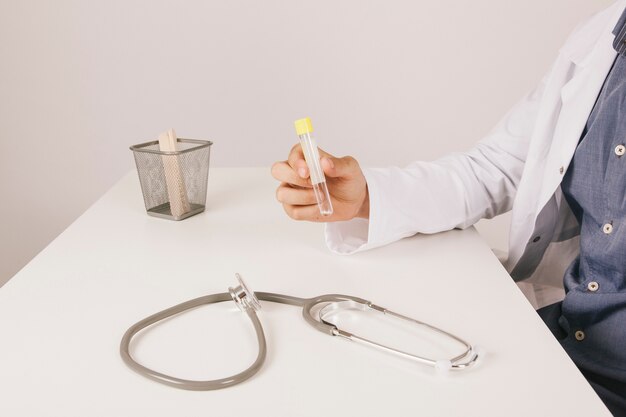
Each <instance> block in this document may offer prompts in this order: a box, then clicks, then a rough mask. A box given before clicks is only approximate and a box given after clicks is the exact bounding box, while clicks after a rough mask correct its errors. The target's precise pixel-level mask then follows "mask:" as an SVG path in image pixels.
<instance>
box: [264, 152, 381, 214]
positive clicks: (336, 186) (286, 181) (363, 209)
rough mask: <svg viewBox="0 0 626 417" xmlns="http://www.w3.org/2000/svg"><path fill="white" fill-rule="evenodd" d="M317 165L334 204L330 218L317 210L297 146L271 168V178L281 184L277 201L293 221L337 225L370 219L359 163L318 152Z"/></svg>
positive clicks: (305, 165)
mask: <svg viewBox="0 0 626 417" xmlns="http://www.w3.org/2000/svg"><path fill="white" fill-rule="evenodd" d="M319 153H320V163H321V165H322V169H323V170H324V175H325V176H326V184H327V185H328V191H329V193H330V199H331V202H332V204H333V214H332V215H330V216H322V215H321V214H320V212H319V209H318V208H317V201H316V200H315V194H313V187H312V185H311V179H310V178H309V168H308V167H307V164H306V161H305V160H304V155H303V153H302V148H301V147H300V144H297V145H295V146H294V147H293V148H291V152H290V153H289V157H288V158H287V160H286V161H281V162H276V163H275V164H274V165H272V176H273V177H274V178H276V179H277V180H278V181H280V182H281V184H280V186H279V187H278V189H277V190H276V199H277V200H278V201H279V202H281V203H282V205H283V208H284V209H285V212H286V213H287V215H289V217H291V218H292V219H294V220H308V221H313V222H336V221H341V220H350V219H353V218H355V217H361V218H365V219H367V218H369V194H368V190H367V182H366V181H365V177H364V176H363V172H362V171H361V167H359V163H358V162H357V161H356V159H354V158H353V157H351V156H346V157H343V158H335V157H334V156H332V155H330V154H328V153H326V152H324V151H322V150H321V149H320V150H319Z"/></svg>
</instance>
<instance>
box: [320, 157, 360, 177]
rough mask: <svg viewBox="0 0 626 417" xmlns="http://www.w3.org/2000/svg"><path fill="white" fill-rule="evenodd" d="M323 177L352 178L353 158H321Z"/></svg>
mask: <svg viewBox="0 0 626 417" xmlns="http://www.w3.org/2000/svg"><path fill="white" fill-rule="evenodd" d="M320 162H321V164H322V169H323V170H324V175H326V176H328V177H331V178H340V177H352V176H353V174H354V167H355V164H354V158H352V157H350V156H346V157H344V158H335V157H333V156H330V155H326V156H323V157H322V159H321V161H320Z"/></svg>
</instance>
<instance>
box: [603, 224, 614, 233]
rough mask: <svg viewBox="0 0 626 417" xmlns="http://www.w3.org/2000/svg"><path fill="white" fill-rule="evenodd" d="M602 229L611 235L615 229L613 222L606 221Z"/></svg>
mask: <svg viewBox="0 0 626 417" xmlns="http://www.w3.org/2000/svg"><path fill="white" fill-rule="evenodd" d="M602 231H603V232H604V233H606V234H607V235H610V234H611V232H612V231H613V225H612V224H611V223H606V224H605V225H604V226H602Z"/></svg>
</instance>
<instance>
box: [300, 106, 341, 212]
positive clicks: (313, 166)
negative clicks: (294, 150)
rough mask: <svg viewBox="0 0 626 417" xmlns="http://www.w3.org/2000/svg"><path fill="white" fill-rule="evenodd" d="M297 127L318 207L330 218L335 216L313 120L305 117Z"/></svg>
mask: <svg viewBox="0 0 626 417" xmlns="http://www.w3.org/2000/svg"><path fill="white" fill-rule="evenodd" d="M295 125H296V133H297V134H298V138H299V139H300V146H302V152H303V153H304V159H305V160H306V164H307V166H308V167H309V175H310V177H311V184H312V185H313V192H314V193H315V199H316V200H317V207H318V208H319V210H320V214H321V215H322V216H330V215H331V214H333V204H332V203H331V201H330V194H329V193H328V186H327V185H326V178H325V177H324V171H323V170H322V166H321V164H320V153H319V151H318V149H317V143H316V142H315V139H314V138H313V136H312V135H311V134H312V133H313V125H312V124H311V119H309V118H308V117H305V118H304V119H299V120H296V121H295Z"/></svg>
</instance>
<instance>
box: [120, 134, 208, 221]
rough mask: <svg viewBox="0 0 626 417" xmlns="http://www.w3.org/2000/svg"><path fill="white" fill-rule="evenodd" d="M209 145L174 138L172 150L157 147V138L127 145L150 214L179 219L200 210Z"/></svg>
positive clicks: (206, 173)
mask: <svg viewBox="0 0 626 417" xmlns="http://www.w3.org/2000/svg"><path fill="white" fill-rule="evenodd" d="M211 145H213V142H210V141H205V140H194V139H177V147H176V148H177V149H178V150H177V151H176V152H163V151H161V150H159V142H158V141H152V142H146V143H141V144H139V145H134V146H131V147H130V150H131V151H133V154H134V156H135V163H136V164H137V173H138V174H139V182H140V183H141V191H142V193H143V200H144V202H145V204H146V211H147V212H148V214H149V215H150V216H156V217H162V218H165V219H170V220H182V219H186V218H187V217H190V216H193V215H194V214H198V213H201V212H203V211H204V207H205V204H206V190H207V181H208V177H209V156H210V150H211Z"/></svg>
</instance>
